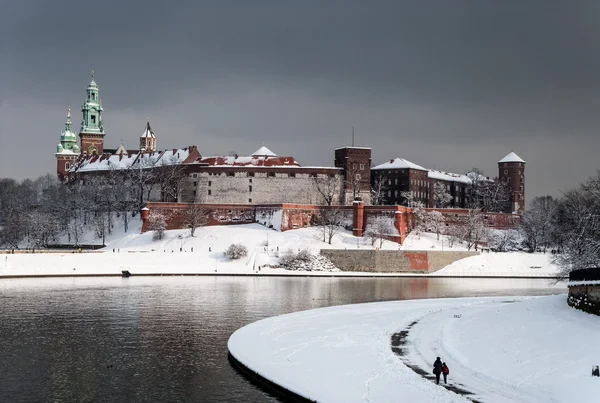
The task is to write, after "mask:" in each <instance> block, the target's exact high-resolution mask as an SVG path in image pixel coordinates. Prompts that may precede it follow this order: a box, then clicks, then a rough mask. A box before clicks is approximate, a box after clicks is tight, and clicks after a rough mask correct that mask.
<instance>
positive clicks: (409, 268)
mask: <svg viewBox="0 0 600 403" xmlns="http://www.w3.org/2000/svg"><path fill="white" fill-rule="evenodd" d="M321 254H322V255H323V256H325V257H327V258H328V259H329V260H331V262H332V263H333V264H334V265H335V266H336V267H337V268H339V269H340V270H343V271H360V272H373V273H432V272H435V271H438V270H440V269H442V268H444V267H446V266H447V265H449V264H450V263H453V262H455V261H457V260H460V259H463V258H466V257H469V256H475V255H477V254H478V253H477V252H442V251H392V250H345V249H344V250H340V249H322V250H321Z"/></svg>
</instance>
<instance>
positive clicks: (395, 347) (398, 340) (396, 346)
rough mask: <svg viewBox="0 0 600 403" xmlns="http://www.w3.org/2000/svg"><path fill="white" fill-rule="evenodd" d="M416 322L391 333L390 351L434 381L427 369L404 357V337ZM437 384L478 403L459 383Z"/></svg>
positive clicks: (405, 350) (405, 352) (418, 372)
mask: <svg viewBox="0 0 600 403" xmlns="http://www.w3.org/2000/svg"><path fill="white" fill-rule="evenodd" d="M417 323H419V322H418V321H414V322H412V323H411V324H410V325H408V326H407V327H406V329H404V330H402V331H401V332H398V333H394V334H393V335H392V341H391V345H392V351H393V352H394V354H396V355H397V356H399V357H400V359H401V360H402V362H403V363H404V365H406V366H407V367H408V368H410V369H412V370H413V371H414V372H415V373H417V374H419V375H421V376H422V377H423V378H425V379H428V380H430V381H431V382H435V375H433V374H431V373H429V371H427V370H425V369H423V368H421V367H419V366H418V365H415V364H413V363H412V362H411V361H410V360H409V359H408V358H407V357H406V356H407V354H408V347H409V346H408V343H407V342H406V339H407V338H408V334H409V333H410V329H411V328H412V327H413V326H414V325H416V324H417ZM440 382H443V381H442V380H440ZM439 386H442V387H444V388H446V389H448V390H451V391H452V392H454V393H457V394H459V395H462V396H465V397H467V398H468V399H469V400H471V401H472V402H473V403H480V402H479V400H476V399H475V398H473V397H472V395H473V393H472V392H469V391H468V390H466V389H464V386H463V385H461V384H459V383H452V382H450V383H447V384H445V383H444V384H442V383H440V385H439Z"/></svg>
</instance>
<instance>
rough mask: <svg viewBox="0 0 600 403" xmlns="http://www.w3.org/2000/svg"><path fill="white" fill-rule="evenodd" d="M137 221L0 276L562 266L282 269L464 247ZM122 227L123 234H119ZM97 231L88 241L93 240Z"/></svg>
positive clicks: (490, 257)
mask: <svg viewBox="0 0 600 403" xmlns="http://www.w3.org/2000/svg"><path fill="white" fill-rule="evenodd" d="M139 225H140V223H139V222H138V221H135V222H132V224H131V227H130V229H129V231H128V232H127V233H125V232H123V231H122V229H119V228H117V229H116V230H115V231H114V233H113V234H112V235H111V236H110V237H109V238H107V240H106V245H107V246H106V248H104V249H102V250H98V251H93V252H90V253H77V251H74V252H65V251H53V253H19V254H0V277H27V276H32V277H49V276H120V275H121V272H122V271H124V270H126V271H129V272H130V273H131V274H132V275H136V276H140V275H148V276H156V275H177V276H179V275H215V274H216V275H277V276H353V277H364V276H367V277H372V276H388V277H398V276H407V275H408V276H423V275H426V276H427V275H428V276H432V277H435V276H443V277H502V278H506V277H509V278H510V277H521V278H544V277H553V276H554V275H555V273H556V271H557V267H556V266H555V265H553V264H552V263H551V257H550V255H548V254H527V253H521V252H510V253H482V254H479V255H477V256H472V257H469V258H466V259H461V260H460V261H458V262H455V263H454V264H452V265H450V266H448V267H446V268H444V269H442V270H440V271H437V272H435V273H432V274H409V273H359V272H340V271H335V270H319V269H322V267H319V266H316V267H314V270H286V269H282V268H276V267H271V266H277V264H278V261H279V259H280V257H281V256H283V255H285V254H288V253H297V252H298V251H299V250H306V251H308V252H310V253H311V254H313V255H316V254H319V251H320V250H321V249H323V248H326V249H348V250H373V249H376V248H379V246H381V249H382V250H403V251H411V250H427V251H441V250H444V251H464V250H465V249H466V248H464V247H463V246H462V245H460V244H455V245H454V246H453V248H448V246H447V245H444V244H443V239H441V240H440V241H438V240H437V237H436V236H435V234H429V233H425V234H421V235H415V234H410V235H409V236H408V238H407V240H406V242H405V244H404V245H402V246H399V245H398V244H396V243H393V242H389V241H383V242H382V243H381V245H380V244H379V242H376V243H375V244H374V245H373V244H371V243H370V242H368V240H367V239H366V238H357V237H354V236H352V234H351V233H350V232H349V231H345V230H342V231H340V233H339V234H337V235H336V236H335V237H334V238H333V240H332V244H331V245H330V244H328V243H326V242H323V240H322V234H321V233H320V232H319V229H318V228H302V229H297V230H292V231H286V232H278V231H274V230H272V229H269V228H265V227H264V226H261V225H259V224H247V225H235V226H233V225H232V226H214V227H204V228H199V229H198V230H197V232H196V234H195V236H194V237H191V236H190V233H189V231H188V230H173V231H166V232H165V238H164V239H162V240H159V241H154V240H153V239H152V233H151V232H148V233H144V234H140V233H139V228H138V227H139ZM119 231H120V232H119ZM92 235H93V234H87V238H85V239H84V241H85V243H88V244H94V243H97V242H98V241H97V240H95V239H93V236H92ZM232 243H239V244H242V245H244V246H246V248H247V249H248V256H246V257H244V258H241V259H238V260H229V259H227V258H226V257H225V256H224V254H223V252H224V251H225V249H227V247H229V245H231V244H232Z"/></svg>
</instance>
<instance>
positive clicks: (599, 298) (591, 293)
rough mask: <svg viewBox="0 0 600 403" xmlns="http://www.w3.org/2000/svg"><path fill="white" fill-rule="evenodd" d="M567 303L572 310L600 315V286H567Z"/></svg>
mask: <svg viewBox="0 0 600 403" xmlns="http://www.w3.org/2000/svg"><path fill="white" fill-rule="evenodd" d="M567 302H568V304H569V305H570V306H572V307H573V308H576V309H579V310H582V311H584V312H588V313H591V314H594V315H600V284H583V285H569V297H568V299H567Z"/></svg>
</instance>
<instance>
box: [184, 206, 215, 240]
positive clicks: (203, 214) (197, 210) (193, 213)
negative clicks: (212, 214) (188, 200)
mask: <svg viewBox="0 0 600 403" xmlns="http://www.w3.org/2000/svg"><path fill="white" fill-rule="evenodd" d="M208 213H209V211H208V210H207V209H206V208H204V207H203V206H202V205H200V204H190V205H189V207H188V208H186V209H185V210H183V223H184V224H185V226H186V227H188V228H189V229H190V236H192V237H193V236H194V234H195V233H196V229H197V228H198V227H203V226H205V225H206V224H208V222H209V218H208Z"/></svg>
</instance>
